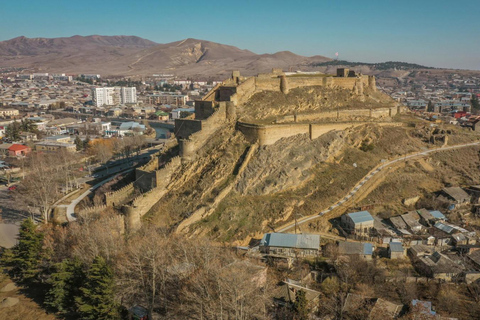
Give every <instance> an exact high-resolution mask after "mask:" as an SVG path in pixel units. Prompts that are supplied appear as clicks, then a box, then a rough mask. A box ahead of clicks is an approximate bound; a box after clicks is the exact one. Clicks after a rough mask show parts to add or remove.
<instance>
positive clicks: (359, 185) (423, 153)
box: [276, 142, 480, 232]
mask: <svg viewBox="0 0 480 320" xmlns="http://www.w3.org/2000/svg"><path fill="white" fill-rule="evenodd" d="M479 145H480V142H471V143H465V144H459V145H454V146H445V147H440V148H436V149H430V150H425V151H421V152H416V153H412V154H410V155H405V156H402V157H398V158H396V159H395V160H391V161H388V162H383V163H381V164H380V165H378V166H377V167H375V168H373V169H372V171H370V172H369V173H368V174H367V175H366V176H365V177H363V179H362V180H360V181H359V182H358V183H357V184H356V185H355V187H353V189H352V190H350V192H349V193H348V194H347V195H346V196H345V197H343V198H342V199H341V200H339V201H337V202H336V203H335V204H333V205H332V206H330V207H329V208H328V209H325V210H323V211H322V212H320V213H318V214H314V215H311V216H308V217H305V218H303V219H300V220H298V221H297V226H299V225H301V224H304V223H307V222H309V221H312V220H314V219H318V218H319V217H321V216H323V215H325V214H327V213H329V212H330V211H332V210H334V209H335V208H337V207H339V206H341V205H343V204H344V203H345V202H347V201H348V200H349V199H350V198H352V197H353V196H355V194H356V193H357V192H358V191H359V190H360V189H361V188H362V187H363V186H364V185H365V183H366V182H367V181H368V180H370V179H371V178H372V177H374V176H375V175H376V174H378V173H379V172H380V171H382V170H383V169H385V168H387V167H389V166H392V165H394V164H396V163H398V162H401V161H406V160H408V159H412V158H417V157H424V156H426V155H428V154H430V153H434V152H439V151H448V150H452V149H458V148H465V147H471V146H479ZM293 227H295V223H294V222H291V223H290V224H289V225H287V226H285V227H283V228H280V229H278V230H276V232H285V231H287V230H289V229H291V228H293Z"/></svg>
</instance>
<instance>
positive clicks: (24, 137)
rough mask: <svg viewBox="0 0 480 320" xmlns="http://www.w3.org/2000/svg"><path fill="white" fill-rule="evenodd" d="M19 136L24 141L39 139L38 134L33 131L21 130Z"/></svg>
mask: <svg viewBox="0 0 480 320" xmlns="http://www.w3.org/2000/svg"><path fill="white" fill-rule="evenodd" d="M19 136H20V139H22V142H27V141H33V140H37V135H36V134H35V133H32V132H20V134H19Z"/></svg>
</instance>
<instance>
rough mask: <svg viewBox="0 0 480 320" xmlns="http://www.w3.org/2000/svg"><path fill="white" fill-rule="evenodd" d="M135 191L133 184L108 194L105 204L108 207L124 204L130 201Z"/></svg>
mask: <svg viewBox="0 0 480 320" xmlns="http://www.w3.org/2000/svg"><path fill="white" fill-rule="evenodd" d="M134 191H135V188H134V185H133V182H132V183H129V184H127V185H126V186H125V187H123V188H121V189H118V190H117V191H112V192H107V193H105V204H106V205H107V206H115V205H120V204H123V203H125V202H127V201H128V200H129V198H130V197H131V196H132V194H133V192H134Z"/></svg>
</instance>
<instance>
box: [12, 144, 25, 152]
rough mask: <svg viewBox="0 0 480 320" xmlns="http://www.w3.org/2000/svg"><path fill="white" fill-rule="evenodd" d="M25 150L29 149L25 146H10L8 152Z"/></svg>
mask: <svg viewBox="0 0 480 320" xmlns="http://www.w3.org/2000/svg"><path fill="white" fill-rule="evenodd" d="M27 149H30V148H29V147H27V146H24V145H23V144H12V145H11V146H10V147H9V148H8V150H9V151H22V150H27Z"/></svg>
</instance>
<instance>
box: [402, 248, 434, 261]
mask: <svg viewBox="0 0 480 320" xmlns="http://www.w3.org/2000/svg"><path fill="white" fill-rule="evenodd" d="M433 252H435V250H434V247H431V246H426V245H424V244H417V245H414V246H411V247H410V248H409V249H408V255H409V256H410V258H412V259H413V260H415V259H417V258H420V257H423V256H426V255H430V254H432V253H433Z"/></svg>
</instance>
